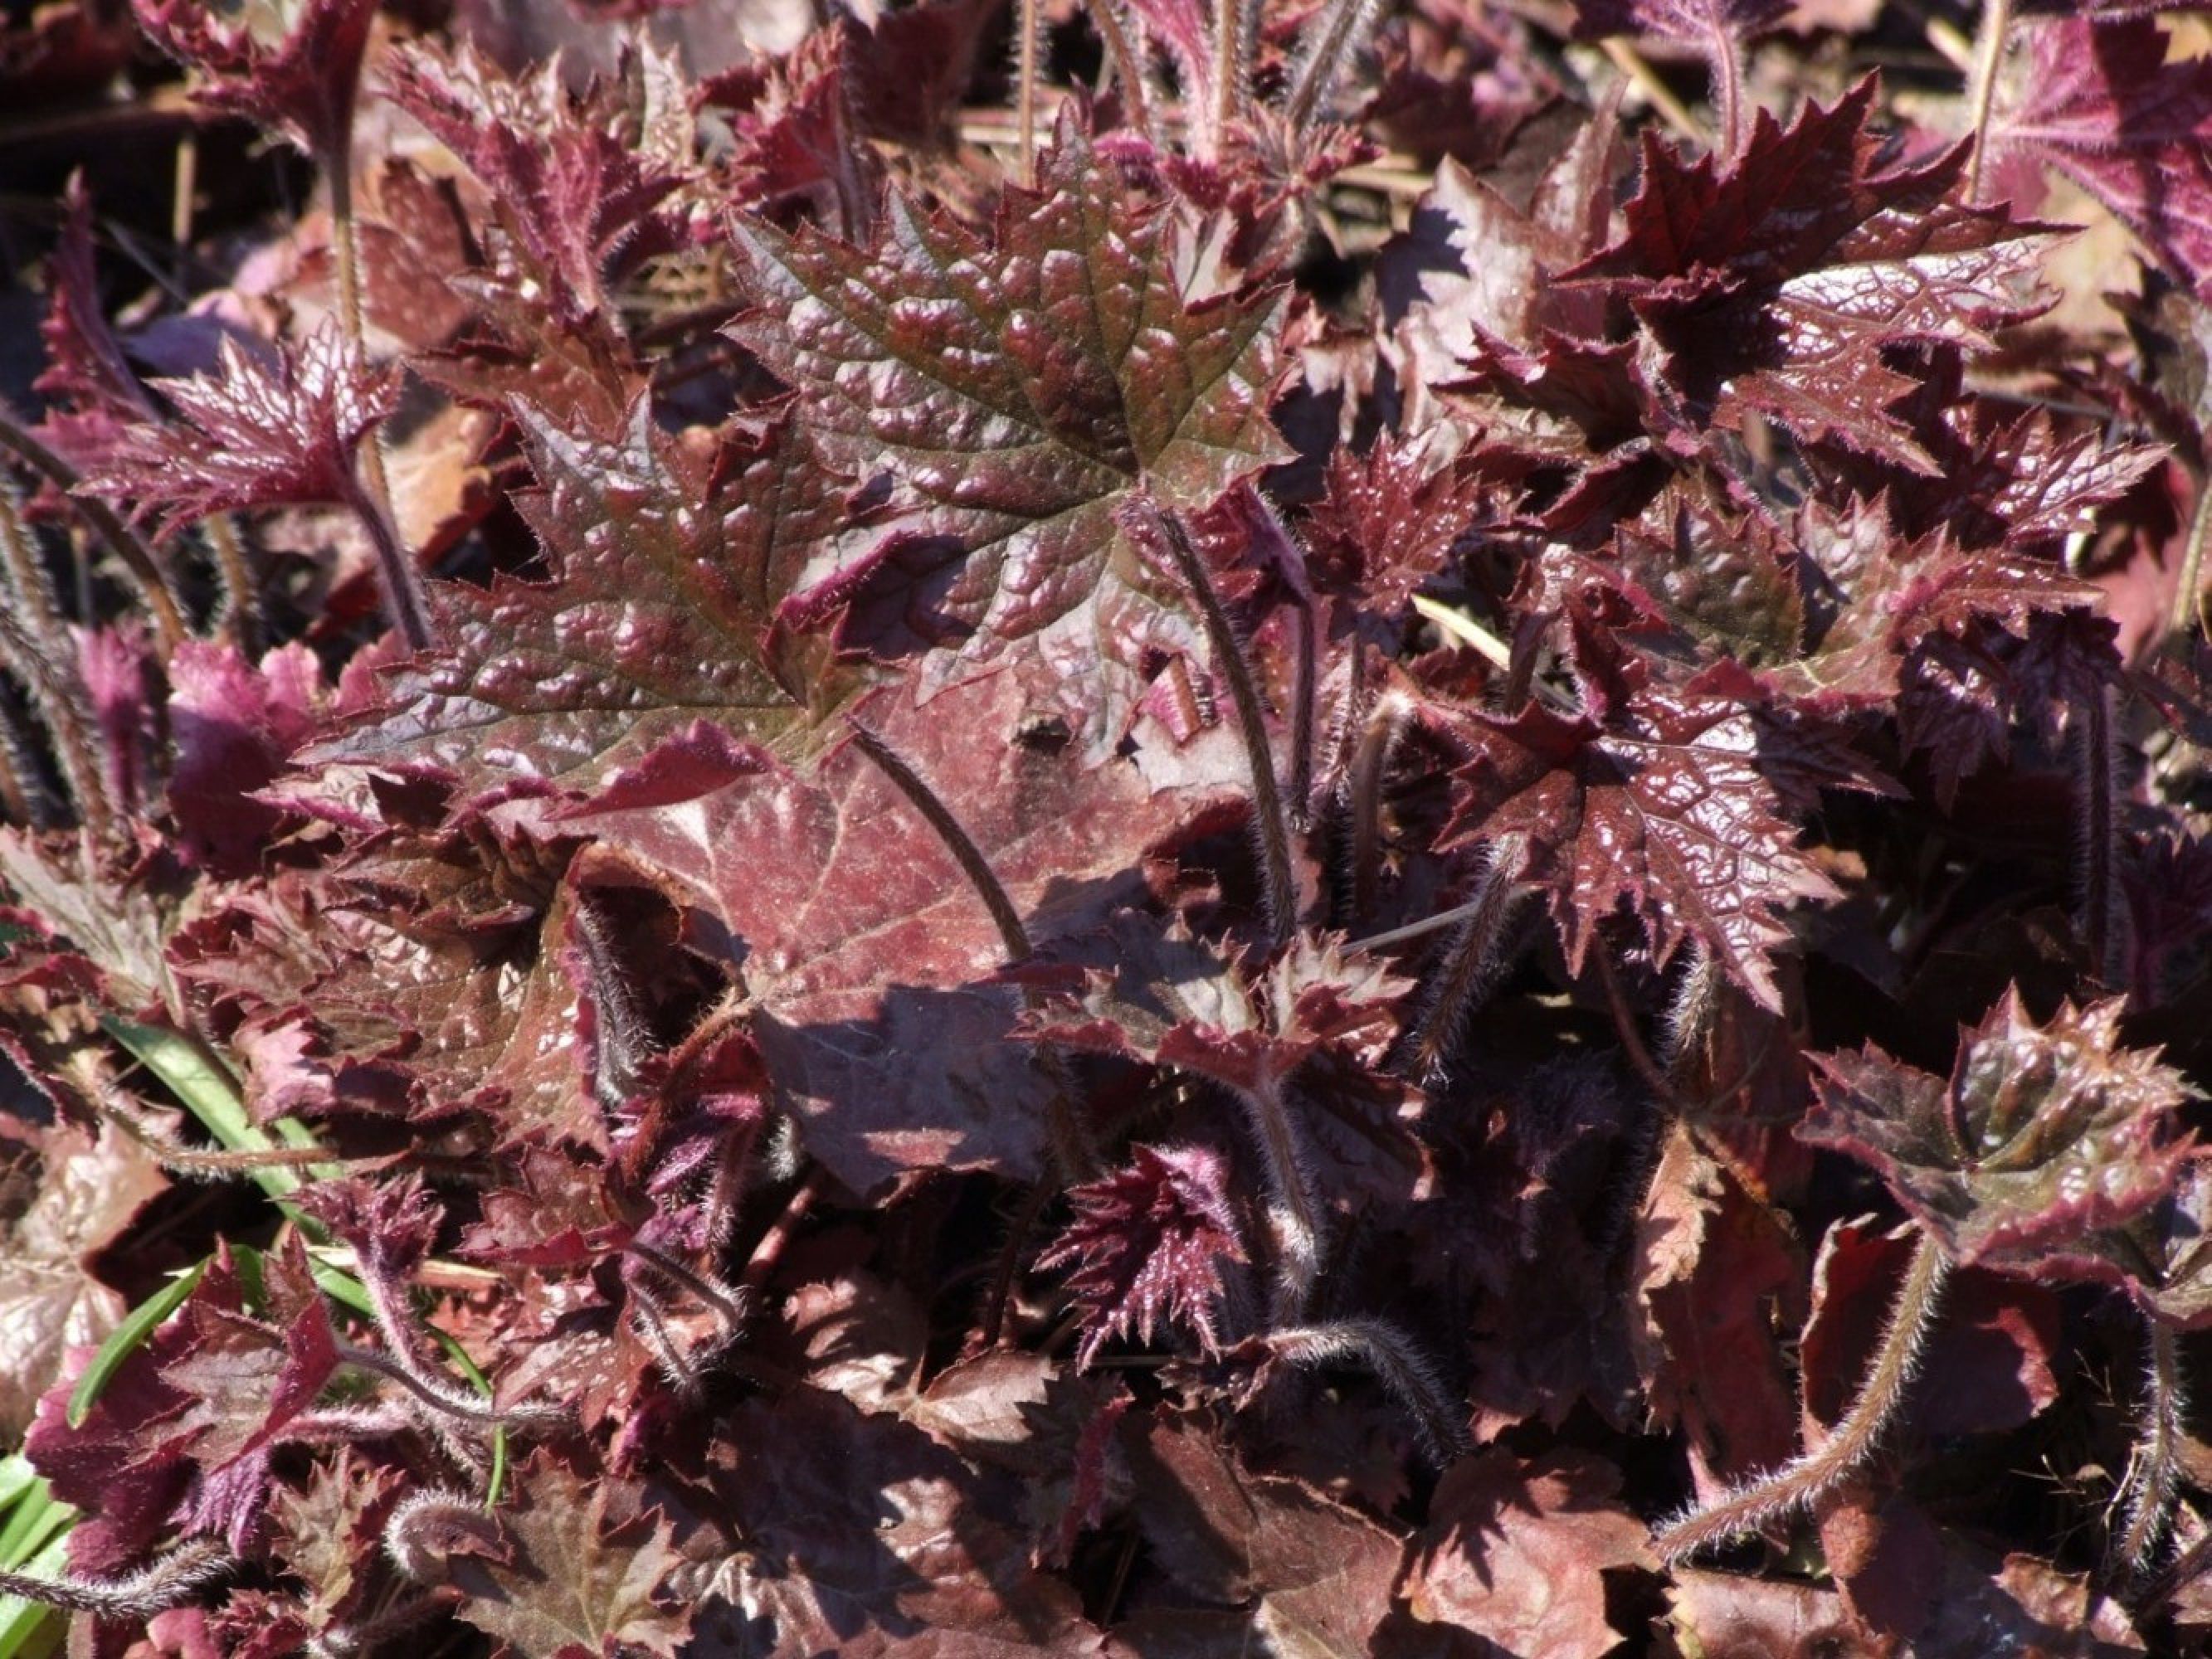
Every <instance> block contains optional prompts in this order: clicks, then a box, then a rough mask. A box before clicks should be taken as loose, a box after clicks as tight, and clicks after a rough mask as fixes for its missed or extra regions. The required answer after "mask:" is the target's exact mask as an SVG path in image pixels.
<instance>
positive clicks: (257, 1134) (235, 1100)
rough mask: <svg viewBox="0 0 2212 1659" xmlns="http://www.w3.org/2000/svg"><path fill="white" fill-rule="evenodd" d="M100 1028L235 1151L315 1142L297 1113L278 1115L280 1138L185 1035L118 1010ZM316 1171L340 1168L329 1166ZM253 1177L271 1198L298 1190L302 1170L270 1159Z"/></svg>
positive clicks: (236, 1088) (263, 1149)
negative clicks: (262, 1123) (253, 1114)
mask: <svg viewBox="0 0 2212 1659" xmlns="http://www.w3.org/2000/svg"><path fill="white" fill-rule="evenodd" d="M100 1029H101V1030H104V1031H106V1033H107V1034H108V1036H112V1037H113V1038H114V1039H115V1040H116V1041H117V1042H119V1043H121V1044H122V1045H123V1046H124V1047H125V1048H127V1049H129V1050H130V1051H131V1056H132V1057H133V1058H134V1059H136V1060H137V1061H138V1063H139V1064H140V1065H142V1066H144V1067H145V1068H146V1069H147V1070H148V1071H149V1072H151V1073H153V1074H154V1075H155V1077H157V1078H159V1079H161V1081H162V1083H163V1084H164V1085H167V1088H168V1090H169V1092H170V1093H172V1094H173V1095H174V1096H176V1097H177V1098H178V1100H179V1101H180V1102H181V1103H183V1105H184V1108H185V1110H186V1111H188V1112H190V1113H191V1115H193V1116H194V1117H196V1118H197V1119H198V1120H199V1121H200V1122H201V1123H202V1124H203V1125H204V1127H206V1129H207V1132H208V1133H210V1134H211V1135H213V1136H214V1137H215V1138H216V1140H217V1141H218V1142H220V1143H221V1144H222V1146H228V1148H229V1149H230V1150H231V1151H233V1152H267V1151H268V1150H269V1149H270V1147H272V1146H278V1145H283V1146H302V1147H311V1146H316V1145H318V1144H319V1143H318V1142H317V1141H316V1139H315V1136H314V1133H313V1131H312V1130H311V1129H309V1128H308V1127H307V1125H306V1124H304V1123H302V1122H301V1121H299V1120H298V1119H297V1118H291V1117H286V1118H279V1119H278V1120H277V1121H276V1138H275V1139H270V1135H269V1133H268V1132H267V1131H266V1130H264V1129H263V1128H262V1127H261V1126H260V1125H259V1124H258V1123H256V1122H255V1121H253V1120H252V1117H250V1116H249V1115H247V1114H246V1103H245V1102H244V1101H242V1100H240V1098H239V1097H238V1087H237V1085H235V1084H234V1083H233V1082H232V1081H231V1079H230V1078H229V1077H228V1076H227V1075H226V1074H225V1073H223V1072H222V1070H221V1069H220V1068H219V1067H217V1066H214V1065H211V1064H210V1062H209V1060H208V1059H207V1057H206V1056H205V1055H204V1054H201V1053H200V1051H199V1049H198V1048H196V1047H195V1046H194V1045H193V1044H192V1043H191V1042H190V1041H189V1040H188V1039H187V1038H185V1037H183V1036H179V1034H178V1033H176V1032H174V1031H165V1030H162V1029H161V1027H160V1026H158V1025H141V1024H138V1023H137V1021H136V1020H129V1019H125V1018H122V1017H121V1016H120V1015H118V1014H102V1015H101V1016H100ZM313 1173H314V1174H316V1175H318V1176H321V1175H325V1174H332V1175H334V1174H336V1173H337V1172H336V1170H331V1169H330V1168H329V1166H327V1165H325V1166H319V1167H317V1168H316V1169H315V1170H313ZM252 1177H253V1180H254V1181H255V1182H257V1183H258V1185H259V1187H260V1188H261V1190H262V1191H263V1192H264V1193H267V1194H269V1195H270V1197H271V1198H287V1197H289V1196H290V1195H291V1194H293V1193H295V1192H296V1191H297V1190H299V1188H300V1187H301V1184H302V1182H301V1174H300V1171H299V1170H292V1169H285V1168H283V1167H281V1166H276V1165H271V1166H270V1167H269V1168H267V1169H260V1170H254V1171H252Z"/></svg>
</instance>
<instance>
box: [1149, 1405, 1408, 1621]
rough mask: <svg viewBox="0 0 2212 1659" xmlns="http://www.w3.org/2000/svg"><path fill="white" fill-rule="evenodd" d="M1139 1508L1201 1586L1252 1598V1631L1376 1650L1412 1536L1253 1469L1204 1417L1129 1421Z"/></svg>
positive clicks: (1182, 1577) (1180, 1568) (1161, 1544)
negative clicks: (1201, 1421)
mask: <svg viewBox="0 0 2212 1659" xmlns="http://www.w3.org/2000/svg"><path fill="white" fill-rule="evenodd" d="M1122 1443H1123V1446H1124V1448H1125V1449H1126V1450H1127V1453H1128V1456H1129V1462H1130V1465H1131V1468H1132V1471H1133V1474H1135V1476H1136V1478H1137V1481H1138V1498H1137V1518H1138V1522H1139V1524H1140V1525H1141V1526H1142V1527H1143V1528H1144V1532H1145V1536H1146V1540H1147V1541H1149V1542H1150V1543H1151V1545H1152V1550H1153V1552H1154V1557H1155V1559H1157V1560H1158V1562H1159V1563H1160V1564H1161V1565H1162V1566H1163V1567H1164V1569H1165V1570H1166V1571H1168V1572H1169V1573H1170V1575H1172V1576H1173V1577H1174V1578H1175V1579H1176V1582H1177V1583H1180V1584H1181V1585H1182V1587H1183V1588H1184V1589H1187V1590H1188V1591H1189V1592H1191V1593H1192V1594H1193V1595H1197V1596H1199V1597H1200V1598H1202V1599H1203V1600H1205V1601H1212V1602H1216V1603H1230V1604H1236V1603H1249V1604H1250V1606H1249V1617H1250V1620H1251V1626H1250V1628H1249V1632H1248V1633H1247V1636H1246V1640H1247V1641H1248V1642H1250V1641H1254V1640H1256V1641H1257V1642H1258V1643H1259V1644H1261V1645H1263V1646H1264V1648H1265V1650H1267V1651H1269V1652H1273V1653H1280V1654H1285V1655H1291V1656H1296V1659H1364V1656H1365V1655H1366V1653H1367V1652H1368V1648H1369V1644H1370V1642H1371V1641H1372V1639H1373V1638H1374V1636H1375V1632H1376V1628H1377V1627H1378V1626H1380V1625H1381V1624H1382V1622H1383V1619H1384V1617H1385V1616H1386V1615H1387V1614H1388V1613H1389V1610H1390V1599H1391V1593H1392V1589H1393V1586H1394V1583H1395V1580H1396V1578H1397V1576H1398V1567H1399V1561H1400V1557H1401V1553H1402V1550H1403V1545H1402V1542H1401V1540H1400V1539H1398V1538H1397V1537H1395V1536H1394V1535H1393V1534H1390V1533H1389V1532H1387V1531H1385V1530H1384V1529H1383V1528H1381V1527H1379V1526H1377V1525H1376V1523H1375V1522H1372V1521H1370V1520H1368V1519H1366V1518H1365V1517H1364V1516H1361V1515H1359V1514H1358V1513H1357V1512H1356V1511H1354V1510H1349V1509H1346V1508H1345V1507H1343V1506H1342V1505H1340V1504H1334V1503H1332V1502H1330V1501H1329V1500H1328V1498H1324V1497H1322V1496H1321V1495H1320V1494H1319V1493H1317V1492H1314V1491H1312V1490H1311V1489H1310V1488H1308V1487H1306V1486H1303V1485H1301V1484H1300V1483H1299V1482H1297V1481H1295V1480H1280V1479H1277V1478H1273V1477H1270V1476H1266V1475H1255V1474H1248V1473H1247V1472H1246V1471H1245V1470H1244V1469H1243V1468H1242V1467H1240V1466H1239V1464H1238V1463H1237V1459H1236V1457H1235V1456H1234V1455H1232V1454H1231V1452H1230V1451H1229V1450H1228V1449H1227V1448H1226V1447H1225V1446H1224V1445H1223V1444H1222V1443H1220V1441H1219V1440H1218V1438H1217V1437H1215V1436H1213V1435H1212V1434H1211V1433H1208V1432H1207V1431H1205V1430H1204V1429H1203V1428H1201V1427H1200V1426H1199V1425H1197V1424H1196V1423H1194V1422H1182V1423H1178V1422H1174V1421H1155V1422H1152V1423H1149V1424H1143V1423H1139V1422H1138V1421H1136V1420H1135V1419H1131V1420H1129V1421H1127V1422H1125V1423H1124V1425H1123V1434H1122Z"/></svg>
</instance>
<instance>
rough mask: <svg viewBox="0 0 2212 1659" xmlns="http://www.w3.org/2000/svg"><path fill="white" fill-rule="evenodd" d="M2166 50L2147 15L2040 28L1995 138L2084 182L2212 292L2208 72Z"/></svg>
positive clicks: (2211, 70) (2189, 278) (2170, 262)
mask: <svg viewBox="0 0 2212 1659" xmlns="http://www.w3.org/2000/svg"><path fill="white" fill-rule="evenodd" d="M2145 10H2148V9H2147V8H2146V9H2145ZM2169 45H2170V37H2169V36H2168V34H2167V33H2166V30H2165V29H2163V28H2161V27H2160V26H2159V23H2158V21H2157V19H2156V18H2155V17H2153V16H2149V15H2138V16H2132V17H2125V18H2120V19H2117V20H2113V21H2105V20H2102V19H2098V18H2092V17H2081V16H2074V17H2067V18H2063V19H2057V20H2053V21H2041V22H2038V23H2037V24H2036V25H2035V26H2034V27H2033V30H2032V31H2030V33H2029V35H2028V53H2029V63H2028V67H2027V76H2026V78H2025V82H2024V85H2023V89H2022V93H2021V97H2020V100H2019V101H2018V103H2017V104H2016V105H2015V106H2013V107H2012V108H2011V109H2009V110H2008V111H2004V112H2001V113H2000V114H1999V115H1998V117H1997V118H1996V121H1995V123H1994V124H1993V125H1992V126H1991V129H1990V141H1991V143H1995V144H1998V145H2002V146H2004V147H2007V148H2008V149H2013V150H2015V151H2017V152H2019V153H2021V154H2022V155H2027V156H2030V157H2032V158H2033V159H2034V160H2037V161H2045V162H2048V163H2049V164H2050V165H2051V166H2053V167H2057V168H2058V170H2059V171H2060V172H2062V173H2066V174H2067V175H2068V176H2069V177H2070V178H2072V179H2075V180H2076V181H2078V182H2079V183H2080V184H2081V185H2082V186H2083V187H2084V188H2086V189H2087V191H2089V192H2090V193H2091V194H2092V195H2093V196H2094V197H2097V199H2098V200H2099V201H2100V202H2102V203H2103V204H2105V205H2106V207H2107V208H2109V209H2111V210H2112V212H2113V213H2114V214H2115V215H2117V216H2118V217H2119V218H2120V219H2121V220H2123V221H2124V222H2125V223H2126V224H2127V225H2128V226H2129V228H2131V229H2132V230H2134V232H2135V233H2136V235H2138V236H2140V237H2142V240H2143V243H2144V246H2147V247H2148V248H2149V249H2150V250H2151V252H2153V253H2154V254H2155V255H2156V256H2157V257H2158V258H2159V259H2160V262H2161V263H2163V264H2165V265H2166V267H2167V268H2168V269H2169V270H2172V271H2173V272H2174V273H2175V274H2176V275H2177V276H2180V277H2181V278H2182V279H2183V280H2184V281H2185V282H2187V283H2189V284H2190V285H2191V287H2193V288H2194V289H2196V290H2197V293H2198V294H2199V295H2212V64H2208V63H2207V62H2206V60H2205V59H2204V58H2202V57H2199V56H2188V57H2181V58H2174V57H2173V56H2172V54H2171V53H2170V52H2169V51H2168V46H2169Z"/></svg>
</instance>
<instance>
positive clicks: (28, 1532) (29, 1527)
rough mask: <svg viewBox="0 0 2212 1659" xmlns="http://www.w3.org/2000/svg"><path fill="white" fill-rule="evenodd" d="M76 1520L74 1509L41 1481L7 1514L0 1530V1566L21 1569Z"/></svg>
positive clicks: (10, 1569)
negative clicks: (5, 1524)
mask: <svg viewBox="0 0 2212 1659" xmlns="http://www.w3.org/2000/svg"><path fill="white" fill-rule="evenodd" d="M75 1523H76V1510H75V1509H74V1508H72V1507H71V1506H70V1505H69V1504H64V1503H62V1502H61V1501H59V1500H58V1498H55V1497H54V1496H53V1494H52V1492H49V1491H48V1490H47V1487H46V1482H45V1481H43V1480H41V1481H40V1482H39V1484H38V1488H37V1490H36V1492H33V1494H32V1496H30V1497H28V1498H25V1499H24V1500H23V1502H22V1503H21V1504H18V1505H17V1506H16V1507H15V1511H14V1512H13V1513H12V1514H10V1515H9V1517H8V1525H7V1528H6V1529H5V1530H4V1531H0V1566H4V1567H6V1568H8V1569H9V1571H21V1570H22V1566H23V1563H24V1562H26V1561H27V1560H29V1559H31V1558H32V1557H33V1556H34V1555H36V1554H38V1553H39V1552H40V1550H42V1549H44V1548H46V1546H47V1545H48V1544H49V1543H51V1542H52V1541H53V1540H54V1539H55V1538H57V1537H58V1536H59V1535H60V1534H63V1533H64V1532H66V1531H68V1530H69V1528H70V1527H71V1526H72V1525H74V1524H75Z"/></svg>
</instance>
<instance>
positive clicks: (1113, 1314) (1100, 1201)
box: [1037, 1146, 1244, 1365]
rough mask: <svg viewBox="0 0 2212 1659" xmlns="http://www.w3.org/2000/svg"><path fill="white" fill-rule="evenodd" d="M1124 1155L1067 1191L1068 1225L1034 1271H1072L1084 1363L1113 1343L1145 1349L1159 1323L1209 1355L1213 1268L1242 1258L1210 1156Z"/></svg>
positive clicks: (1195, 1151)
mask: <svg viewBox="0 0 2212 1659" xmlns="http://www.w3.org/2000/svg"><path fill="white" fill-rule="evenodd" d="M1131 1152H1132V1153H1133V1158H1132V1161H1131V1162H1130V1164H1128V1166H1127V1168H1126V1169H1122V1170H1115V1172H1114V1173H1113V1174H1111V1175H1109V1176H1103V1177H1102V1178H1101V1179H1099V1180H1097V1181H1095V1182H1087V1183H1085V1185H1083V1186H1080V1187H1076V1188H1072V1189H1070V1191H1069V1193H1068V1201H1069V1202H1070V1203H1071V1204H1073V1206H1075V1219H1074V1220H1073V1222H1071V1223H1070V1224H1069V1225H1068V1227H1067V1230H1066V1231H1065V1232H1063V1233H1062V1234H1061V1235H1060V1239H1059V1241H1058V1242H1057V1243H1054V1246H1053V1247H1052V1249H1050V1250H1048V1251H1047V1252H1046V1253H1045V1254H1044V1255H1042V1256H1040V1257H1038V1258H1037V1265H1038V1266H1039V1267H1067V1266H1070V1265H1073V1267H1074V1271H1073V1273H1070V1274H1069V1275H1068V1278H1067V1287H1068V1290H1069V1291H1070V1292H1071V1293H1073V1296H1074V1297H1075V1299H1076V1301H1077V1303H1078V1304H1079V1305H1080V1306H1081V1308H1082V1309H1083V1316H1084V1335H1083V1346H1082V1348H1081V1349H1080V1350H1079V1353H1080V1357H1081V1361H1082V1363H1083V1364H1085V1365H1088V1364H1090V1363H1091V1359H1092V1358H1095V1357H1096V1356H1097V1352H1098V1349H1099V1347H1100V1346H1101V1345H1102V1344H1103V1343H1105V1342H1107V1341H1109V1340H1112V1339H1113V1338H1115V1337H1122V1336H1132V1335H1133V1336H1134V1337H1135V1338H1136V1339H1137V1340H1139V1342H1143V1343H1146V1344H1149V1343H1150V1342H1151V1341H1152V1332H1153V1330H1154V1328H1155V1327H1157V1326H1158V1325H1159V1324H1160V1323H1162V1322H1167V1323H1170V1324H1172V1325H1179V1326H1182V1328H1185V1329H1187V1330H1188V1331H1190V1332H1191V1333H1193V1334H1195V1335H1196V1336H1197V1338H1198V1340H1199V1344H1200V1346H1201V1347H1202V1348H1204V1349H1205V1350H1206V1352H1208V1353H1213V1352H1217V1351H1218V1340H1217V1338H1216V1336H1215V1333H1214V1319H1213V1310H1214V1304H1215V1301H1216V1299H1217V1298H1218V1297H1219V1296H1220V1294H1221V1290H1222V1283H1221V1269H1220V1267H1219V1266H1218V1262H1219V1261H1221V1260H1222V1259H1224V1258H1225V1259H1227V1260H1229V1261H1243V1260H1244V1247H1243V1242H1242V1239H1241V1231H1242V1230H1241V1229H1240V1228H1239V1226H1238V1225H1237V1217H1236V1214H1235V1212H1233V1210H1232V1209H1231V1206H1230V1200H1229V1194H1228V1191H1227V1182H1228V1176H1229V1171H1228V1167H1227V1165H1226V1164H1225V1162H1224V1161H1223V1159H1222V1158H1221V1157H1220V1155H1219V1154H1218V1153H1217V1152H1213V1151H1212V1150H1211V1149H1210V1148H1207V1147H1204V1146H1170V1147H1166V1148H1157V1147H1152V1146H1136V1147H1133V1148H1132V1149H1131Z"/></svg>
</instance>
